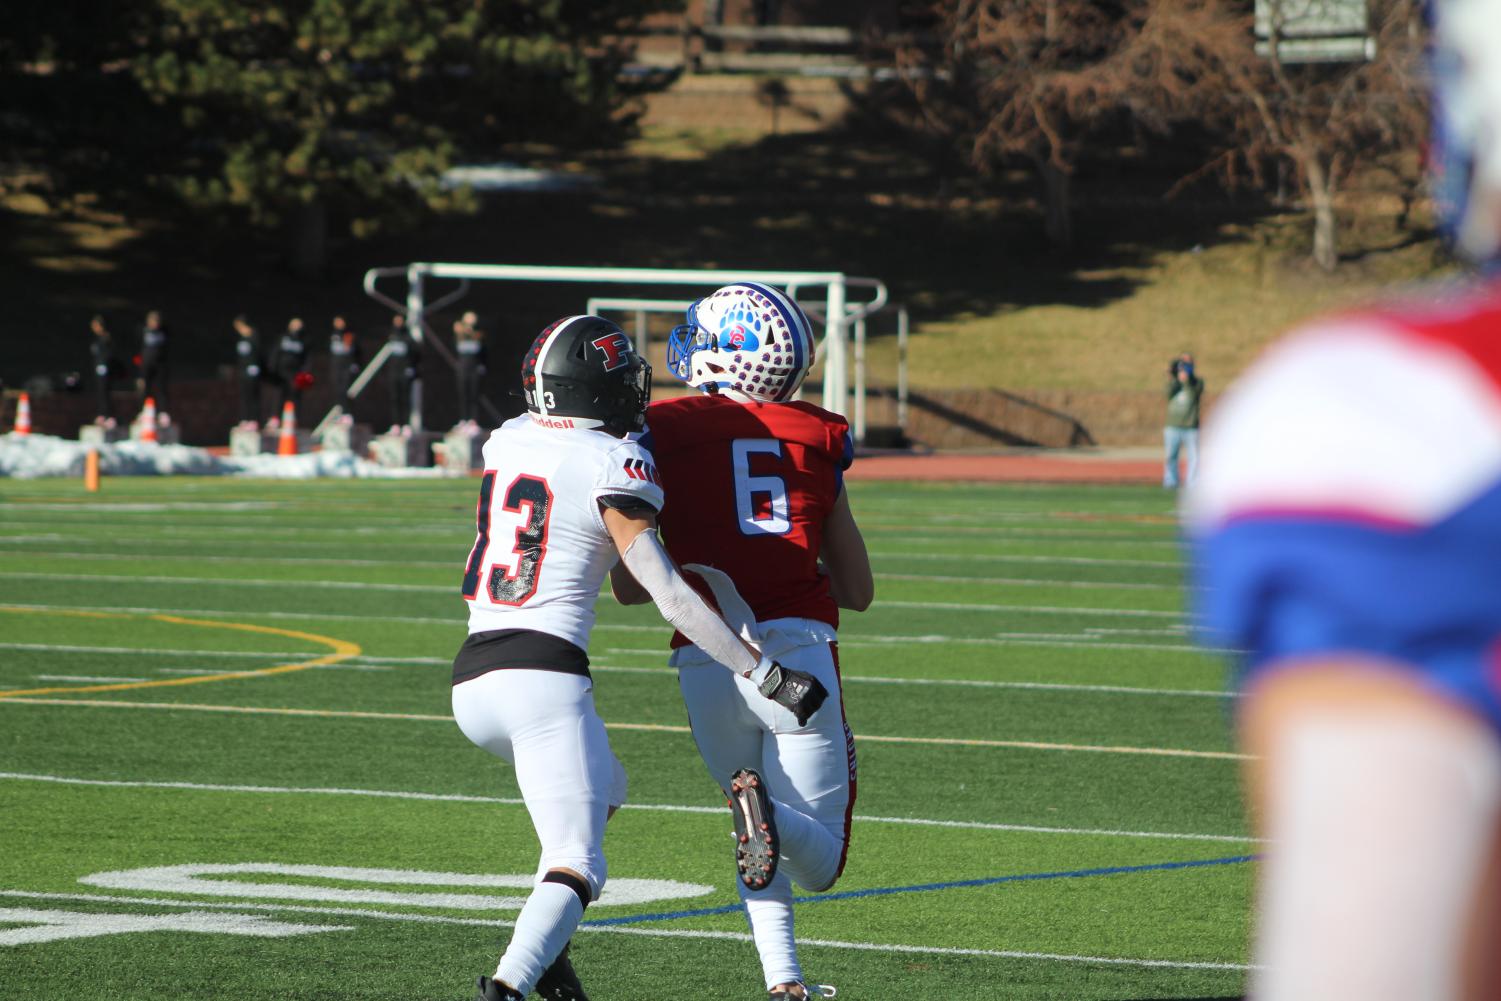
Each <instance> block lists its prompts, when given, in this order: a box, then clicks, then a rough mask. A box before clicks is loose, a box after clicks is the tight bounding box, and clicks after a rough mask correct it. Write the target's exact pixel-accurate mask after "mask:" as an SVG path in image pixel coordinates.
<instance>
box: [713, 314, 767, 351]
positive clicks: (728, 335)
mask: <svg viewBox="0 0 1501 1001" xmlns="http://www.w3.org/2000/svg"><path fill="white" fill-rule="evenodd" d="M760 332H761V318H760V317H758V316H757V315H756V314H755V313H753V312H751V311H750V310H748V309H745V308H744V307H742V308H739V309H732V310H730V311H729V312H728V313H726V314H725V315H724V316H722V317H721V318H720V320H719V350H721V351H754V350H756V349H757V348H759V347H760V346H761V338H760V336H758V335H759V334H760Z"/></svg>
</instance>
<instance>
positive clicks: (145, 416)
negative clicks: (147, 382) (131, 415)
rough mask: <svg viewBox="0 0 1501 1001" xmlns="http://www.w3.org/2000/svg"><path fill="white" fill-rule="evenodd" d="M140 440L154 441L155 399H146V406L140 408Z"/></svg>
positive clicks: (149, 397) (150, 397)
mask: <svg viewBox="0 0 1501 1001" xmlns="http://www.w3.org/2000/svg"><path fill="white" fill-rule="evenodd" d="M141 440H142V441H152V442H154V441H156V440H157V439H156V397H154V396H148V397H146V405H145V406H143V407H142V408H141Z"/></svg>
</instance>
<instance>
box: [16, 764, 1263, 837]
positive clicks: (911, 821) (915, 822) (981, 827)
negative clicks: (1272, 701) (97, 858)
mask: <svg viewBox="0 0 1501 1001" xmlns="http://www.w3.org/2000/svg"><path fill="white" fill-rule="evenodd" d="M0 781H9V782H47V783H53V784H57V785H76V786H102V787H106V788H118V789H182V790H186V791H189V792H234V793H255V794H261V795H298V796H365V797H372V798H376V799H402V800H420V801H423V802H435V803H482V804H490V805H495V806H522V805H523V803H522V801H521V800H520V799H514V798H513V799H507V798H503V797H499V796H469V795H464V794H461V793H431V792H406V791H402V790H389V789H345V788H336V787H335V788H325V787H316V786H260V785H229V784H222V783H206V782H151V781H126V780H122V779H80V778H72V777H69V776H64V775H39V774H33V773H29V772H0ZM624 809H627V810H641V811H645V812H656V813H698V814H708V815H713V816H719V815H720V814H723V813H724V807H723V806H680V805H677V804H672V803H627V804H625V806H624ZM854 819H855V820H858V821H860V822H861V823H867V824H897V825H901V826H907V827H941V828H952V829H956V830H971V831H1002V832H1013V833H1021V834H1076V835H1084V836H1088V837H1110V838H1117V837H1118V838H1151V839H1158V840H1166V841H1219V842H1227V843H1231V844H1252V843H1257V839H1256V838H1250V837H1241V836H1238V835H1231V834H1180V833H1174V832H1170V831H1123V830H1107V829H1100V828H1090V827H1038V826H1035V825H1031V824H993V823H986V822H983V821H977V820H929V819H925V818H921V817H875V816H867V815H863V814H857V815H856V816H855V817H854Z"/></svg>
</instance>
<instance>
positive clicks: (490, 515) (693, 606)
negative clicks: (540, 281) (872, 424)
mask: <svg viewBox="0 0 1501 1001" xmlns="http://www.w3.org/2000/svg"><path fill="white" fill-rule="evenodd" d="M522 387H523V390H524V392H525V395H526V401H527V413H525V414H522V415H521V416H519V417H516V418H514V419H512V420H510V421H507V422H506V423H505V424H503V425H502V426H501V427H499V428H497V429H496V430H495V431H494V432H493V433H492V434H491V436H490V439H489V441H487V442H486V443H485V448H484V457H485V472H484V476H483V478H482V479H481V480H480V494H479V504H478V507H477V511H476V522H477V524H476V528H477V536H476V539H475V543H474V549H473V551H472V552H471V553H470V554H469V561H468V563H467V565H466V567H465V570H464V579H463V585H462V589H463V595H464V599H465V600H466V601H467V602H468V603H469V637H468V639H466V640H465V641H464V644H463V646H462V647H461V648H460V650H459V652H458V655H457V656H456V657H455V658H454V662H453V683H454V687H453V715H454V719H455V720H456V721H457V722H458V724H459V728H460V729H461V730H462V731H463V732H464V735H465V736H466V737H468V738H469V739H470V740H471V741H473V742H474V743H475V744H477V745H478V746H480V747H482V748H484V749H485V750H487V751H489V752H490V753H492V754H495V755H497V756H499V757H501V758H503V759H505V760H506V761H508V762H510V763H511V764H512V765H514V766H515V769H516V781H517V784H518V785H519V786H520V787H521V796H522V799H523V800H524V801H525V802H526V808H527V812H528V813H529V814H530V816H531V819H532V824H533V826H534V827H535V828H536V832H537V838H538V840H539V841H540V842H541V843H542V860H541V866H540V869H539V871H538V877H537V883H536V886H535V887H534V889H533V890H532V893H531V896H530V897H528V898H527V901H526V905H525V906H524V907H523V908H522V910H521V913H520V915H519V916H518V917H517V919H516V928H515V932H514V933H513V935H512V937H511V941H510V944H509V945H508V946H507V947H506V951H505V955H503V956H502V957H501V960H500V965H499V967H497V969H496V971H495V977H494V979H491V978H489V977H481V978H480V982H479V989H480V993H479V997H480V1001H520V999H521V998H524V997H525V996H526V995H527V993H528V992H530V991H532V990H533V989H535V990H536V991H537V993H538V994H540V995H541V996H542V997H544V998H547V999H549V1001H582V999H584V992H583V989H582V987H580V986H579V982H578V979H577V977H576V976H575V975H574V973H573V970H572V967H571V965H570V964H569V961H568V958H567V945H568V940H569V938H570V937H571V936H572V935H573V932H574V929H575V928H577V927H578V923H579V920H580V919H581V918H582V916H583V913H584V908H585V907H587V906H588V905H589V903H590V902H591V901H593V900H596V899H598V898H599V894H600V891H601V889H603V887H604V885H605V858H604V851H603V847H602V844H603V839H604V828H605V821H606V819H607V818H608V816H609V814H610V813H612V812H613V811H614V809H615V808H616V807H618V806H620V804H622V803H623V802H625V772H624V770H623V769H622V768H621V767H620V762H619V761H618V760H616V758H615V755H614V753H613V752H612V751H611V750H610V741H609V738H608V737H607V736H606V734H605V727H604V723H603V722H602V721H601V720H600V718H599V715H598V713H597V712H595V709H594V696H593V681H592V679H591V677H590V674H589V657H588V655H587V654H586V652H585V651H586V650H587V649H588V646H589V632H590V630H591V629H592V627H593V625H594V604H595V600H596V599H597V598H598V596H599V589H600V585H602V584H603V583H604V579H605V574H606V573H608V572H609V571H610V569H611V567H612V566H613V565H614V564H615V563H616V561H617V560H619V561H622V562H624V564H625V565H626V566H627V567H629V568H630V572H631V573H632V575H633V576H634V578H635V579H636V580H638V581H640V582H641V584H642V585H643V586H644V588H645V590H646V591H647V592H648V593H649V594H650V595H651V597H652V599H653V600H655V601H656V603H657V608H658V610H659V611H660V612H661V613H662V616H663V617H664V618H666V619H667V621H668V622H670V623H672V625H673V626H675V627H676V628H678V629H679V630H681V631H682V632H683V633H684V634H685V635H688V636H691V637H693V640H694V642H695V643H697V644H699V646H700V648H702V649H704V650H706V651H708V652H709V653H708V657H707V658H706V660H705V665H706V666H705V668H704V670H705V672H706V673H709V672H712V673H715V674H725V675H726V676H728V674H729V672H728V671H726V670H724V669H723V667H721V665H726V666H728V667H729V669H730V670H733V671H735V672H737V673H739V674H743V675H745V676H746V677H748V678H751V679H753V680H754V682H755V683H757V684H759V685H760V691H761V692H763V693H764V695H765V698H766V699H768V700H775V701H776V703H777V704H778V705H779V706H780V707H782V708H783V709H784V710H785V711H786V712H788V714H789V715H792V716H796V718H798V719H800V720H803V719H806V718H807V717H808V716H809V715H811V714H812V713H814V712H815V711H816V710H817V709H818V707H819V705H820V704H821V702H822V699H823V694H822V690H821V689H820V688H819V687H818V684H817V682H815V681H814V680H813V679H812V678H811V677H808V676H807V675H805V674H802V673H800V672H798V671H795V670H791V669H784V668H782V666H781V665H780V664H777V663H776V662H774V661H772V660H771V659H769V658H766V657H762V656H760V655H759V654H758V653H756V652H755V650H754V648H753V647H751V646H749V645H748V644H746V643H744V642H742V641H741V640H740V638H739V637H737V636H736V635H735V633H733V632H731V630H730V629H729V627H728V626H726V625H725V623H724V620H723V619H721V618H720V617H719V616H718V615H716V614H715V613H714V611H713V610H712V609H710V608H709V606H708V605H707V604H705V603H704V601H703V599H702V598H700V597H699V596H698V594H697V593H696V592H694V590H693V589H692V588H691V587H689V586H688V584H687V583H686V582H685V581H684V580H683V578H682V577H681V576H680V575H679V573H678V571H677V568H676V567H675V566H674V565H673V563H672V560H671V559H670V558H669V557H668V556H667V553H666V552H665V551H664V550H663V549H662V544H661V542H660V541H658V539H657V531H656V527H657V525H656V516H657V511H658V510H659V509H660V508H661V507H662V487H661V485H660V478H659V477H658V475H657V472H656V467H655V465H654V463H653V460H652V456H651V454H650V453H649V452H647V451H646V450H645V449H644V448H642V446H641V445H640V444H639V443H638V442H637V441H636V440H635V439H634V437H633V436H631V433H632V432H636V431H640V430H641V429H642V425H643V415H644V413H645V410H646V403H647V399H648V397H649V394H650V390H651V366H649V365H648V364H647V363H646V362H645V361H644V360H643V359H642V358H641V357H640V356H639V355H637V354H636V353H635V350H634V349H633V348H632V346H631V342H630V340H629V338H627V337H626V336H625V334H624V333H622V332H621V330H620V328H619V327H617V326H615V325H614V324H613V323H610V322H609V321H608V320H602V319H600V318H599V317H597V316H570V317H566V318H564V319H562V320H559V321H558V322H556V323H554V324H553V325H552V326H550V327H548V328H547V329H546V330H544V331H543V332H542V334H541V335H540V336H539V337H538V338H537V339H536V341H535V342H534V343H533V344H532V348H531V351H530V352H529V353H528V354H527V356H526V359H525V360H524V362H523V363H522ZM768 704H769V703H768Z"/></svg>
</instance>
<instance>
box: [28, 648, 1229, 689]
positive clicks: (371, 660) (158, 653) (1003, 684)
mask: <svg viewBox="0 0 1501 1001" xmlns="http://www.w3.org/2000/svg"><path fill="white" fill-rule="evenodd" d="M842 645H845V646H849V645H851V644H849V643H845V644H842ZM854 645H865V646H877V645H886V644H874V643H872V644H854ZM1086 645H1090V646H1094V645H1098V644H1086ZM1105 648H1106V649H1116V647H1115V646H1113V645H1105ZM1126 648H1128V649H1137V647H1126ZM1174 649H1177V648H1174ZM0 650H32V651H37V652H44V653H88V654H124V655H135V656H142V657H202V658H205V659H210V660H212V659H214V658H217V657H237V658H246V657H248V658H255V659H260V660H279V659H285V658H287V657H301V656H304V655H305V654H306V651H277V652H266V653H252V652H247V651H241V650H172V649H161V648H155V647H110V646H72V645H63V644H49V643H0ZM603 652H604V653H607V654H640V655H645V656H654V657H659V658H662V659H665V658H666V656H667V650H666V648H665V647H663V648H662V649H652V648H615V647H610V648H606V649H605V650H604V651H603ZM452 663H453V659H452V658H451V657H365V656H362V657H355V658H352V660H351V661H349V662H344V663H340V664H329V665H326V666H327V667H329V668H342V669H344V670H356V671H357V670H365V671H374V670H387V669H388V668H387V667H386V666H385V665H404V664H410V665H413V666H417V667H427V666H434V667H436V666H447V665H449V664H452ZM589 668H590V670H592V671H599V672H602V673H606V674H663V675H671V676H676V675H677V671H676V669H674V668H671V667H631V666H626V665H621V664H591V665H589ZM156 673H158V674H183V675H191V674H218V673H220V672H219V671H217V670H211V669H207V668H201V669H195V668H171V667H163V668H157V671H156ZM37 677H40V678H48V679H53V678H55V679H64V676H62V675H37ZM68 680H71V676H69V678H68ZM84 680H105V681H115V680H119V681H142V680H145V679H142V678H119V679H115V678H104V679H84ZM843 681H844V683H845V684H846V685H848V684H871V685H913V686H918V687H954V688H995V689H1009V688H1016V689H1035V690H1038V691H1059V692H1098V693H1102V694H1117V695H1164V696H1191V697H1196V698H1233V697H1234V696H1235V693H1233V692H1225V691H1216V690H1213V689H1202V688H1141V687H1133V686H1129V685H1088V684H1078V683H1073V682H1061V681H1059V682H1054V681H990V680H984V679H979V678H893V677H882V676H879V675H868V674H849V673H846V674H844V676H843Z"/></svg>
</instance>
